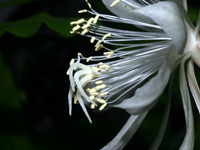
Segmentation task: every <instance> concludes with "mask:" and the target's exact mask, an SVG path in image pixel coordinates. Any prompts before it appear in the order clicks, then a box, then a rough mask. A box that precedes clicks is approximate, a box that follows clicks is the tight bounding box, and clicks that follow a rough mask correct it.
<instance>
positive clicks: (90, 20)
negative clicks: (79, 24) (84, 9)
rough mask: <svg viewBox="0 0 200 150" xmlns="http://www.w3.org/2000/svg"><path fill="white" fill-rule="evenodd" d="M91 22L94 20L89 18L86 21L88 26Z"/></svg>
mask: <svg viewBox="0 0 200 150" xmlns="http://www.w3.org/2000/svg"><path fill="white" fill-rule="evenodd" d="M93 20H94V18H90V19H89V20H88V22H87V25H89V26H90V24H91V23H92V21H93Z"/></svg>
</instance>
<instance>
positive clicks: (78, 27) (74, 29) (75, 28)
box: [72, 25, 81, 31]
mask: <svg viewBox="0 0 200 150" xmlns="http://www.w3.org/2000/svg"><path fill="white" fill-rule="evenodd" d="M80 28H81V26H79V25H77V26H75V27H74V28H73V29H72V31H76V30H78V29H80Z"/></svg>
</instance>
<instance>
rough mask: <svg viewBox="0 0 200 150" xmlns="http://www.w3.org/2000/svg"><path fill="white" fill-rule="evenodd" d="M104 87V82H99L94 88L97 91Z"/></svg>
mask: <svg viewBox="0 0 200 150" xmlns="http://www.w3.org/2000/svg"><path fill="white" fill-rule="evenodd" d="M105 87H106V85H105V84H101V85H98V86H97V87H96V88H95V89H96V90H97V91H98V90H100V89H103V88H105Z"/></svg>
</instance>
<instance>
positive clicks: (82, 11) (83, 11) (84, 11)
mask: <svg viewBox="0 0 200 150" xmlns="http://www.w3.org/2000/svg"><path fill="white" fill-rule="evenodd" d="M86 12H87V9H83V10H79V11H78V13H79V14H80V13H86Z"/></svg>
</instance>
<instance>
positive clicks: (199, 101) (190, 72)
mask: <svg viewBox="0 0 200 150" xmlns="http://www.w3.org/2000/svg"><path fill="white" fill-rule="evenodd" d="M187 78H188V82H189V86H190V90H191V92H192V95H193V98H194V100H195V102H196V105H197V108H198V111H199V113H200V90H199V86H198V83H197V80H196V77H195V73H194V62H193V61H192V60H190V61H189V62H188V66H187Z"/></svg>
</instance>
